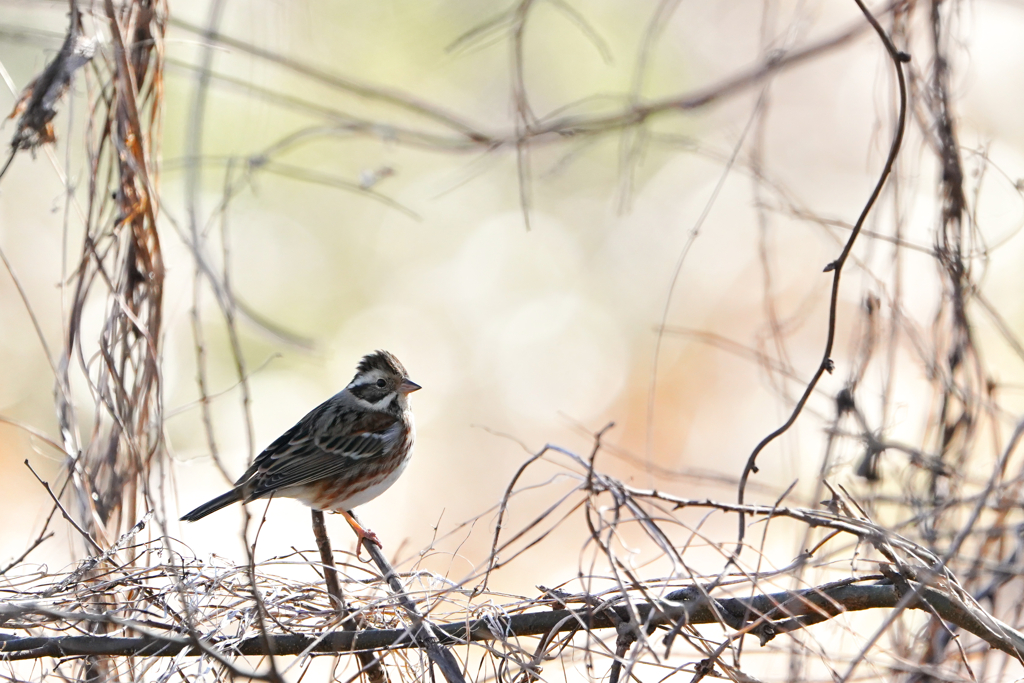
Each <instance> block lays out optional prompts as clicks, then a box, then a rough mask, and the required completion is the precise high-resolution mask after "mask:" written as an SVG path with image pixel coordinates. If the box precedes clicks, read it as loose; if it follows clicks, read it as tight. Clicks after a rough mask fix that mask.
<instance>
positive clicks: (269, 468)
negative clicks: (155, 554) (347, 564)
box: [181, 351, 421, 549]
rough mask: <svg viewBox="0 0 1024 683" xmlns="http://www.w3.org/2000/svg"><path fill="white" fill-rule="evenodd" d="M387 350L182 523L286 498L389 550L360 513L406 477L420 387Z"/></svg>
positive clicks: (359, 544)
mask: <svg viewBox="0 0 1024 683" xmlns="http://www.w3.org/2000/svg"><path fill="white" fill-rule="evenodd" d="M420 388H421V387H420V385H419V384H416V383H415V382H413V381H412V380H411V379H409V376H408V373H406V371H405V368H404V367H403V366H402V364H401V363H400V362H398V359H397V358H395V357H394V356H393V355H391V354H390V353H388V352H387V351H375V352H373V353H371V354H369V355H368V356H365V357H364V358H363V359H362V360H361V361H360V362H359V366H358V367H357V368H356V375H355V377H353V378H352V381H351V382H350V383H349V385H348V386H347V387H345V388H344V389H343V390H342V391H340V392H338V393H337V394H335V395H334V396H332V397H331V398H329V399H327V400H326V401H324V402H323V403H321V404H320V405H319V406H317V407H316V408H314V409H313V410H311V411H310V412H309V413H308V414H307V415H306V416H305V417H304V418H302V419H301V420H299V421H298V422H297V423H296V424H295V426H294V427H292V428H291V429H289V430H288V431H287V432H285V433H284V434H282V435H281V436H280V437H279V438H278V439H277V440H276V441H274V443H272V444H270V445H269V446H267V449H266V450H265V451H263V452H262V453H260V454H259V455H258V456H257V457H256V460H254V461H253V463H252V466H251V467H250V468H249V469H248V470H246V471H245V474H243V475H242V476H241V477H239V478H238V481H236V482H235V487H234V488H233V489H231V490H230V491H228V492H227V493H225V494H223V495H221V496H217V497H216V498H214V499H213V500H211V501H209V502H207V503H204V504H203V505H200V506H199V507H197V508H196V509H195V510H193V511H192V512H189V513H188V514H187V515H185V516H183V517H182V518H181V519H182V520H184V521H187V522H194V521H196V520H197V519H202V518H203V517H205V516H207V515H208V514H210V513H211V512H216V511H217V510H220V509H221V508H224V507H227V506H228V505H231V504H232V503H237V502H239V501H241V502H242V503H248V502H249V501H251V500H256V499H257V498H266V497H268V496H271V495H273V496H282V497H286V498H297V499H298V500H300V501H302V502H303V503H305V504H306V505H308V506H310V507H311V508H313V509H315V510H330V511H332V512H340V513H341V514H342V515H344V517H345V519H346V520H347V521H348V523H349V524H350V525H351V526H352V530H353V531H355V532H356V535H357V536H358V537H359V540H358V542H357V545H356V548H357V549H358V548H360V547H362V541H363V539H364V538H365V539H367V540H369V541H370V542H371V543H374V544H375V545H376V546H377V547H382V545H381V542H380V540H379V539H378V538H377V535H376V534H375V533H373V532H372V531H370V530H368V529H364V528H363V527H362V526H360V525H359V523H358V522H356V521H355V519H353V517H352V515H351V514H350V511H351V510H352V508H354V507H356V506H359V505H362V504H363V503H367V502H369V501H371V500H373V499H374V498H376V497H377V496H379V495H380V494H382V493H384V491H386V490H387V489H388V488H390V487H391V485H392V484H394V483H395V482H396V481H397V480H398V478H399V477H400V476H401V475H402V471H403V470H405V467H406V465H408V464H409V460H410V456H411V455H412V446H413V442H414V441H415V438H416V429H415V427H414V425H413V419H412V410H410V409H409V394H411V393H412V392H414V391H416V390H418V389H420Z"/></svg>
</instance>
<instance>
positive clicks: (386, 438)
mask: <svg viewBox="0 0 1024 683" xmlns="http://www.w3.org/2000/svg"><path fill="white" fill-rule="evenodd" d="M318 417H319V416H318V415H317V411H313V412H312V413H310V414H309V415H307V416H306V417H305V418H303V419H302V420H300V421H299V423H298V424H296V425H295V426H294V427H292V428H291V429H289V430H288V431H287V432H285V433H284V434H282V435H281V437H280V438H278V439H277V440H276V441H274V443H272V444H270V446H268V447H267V449H266V450H265V451H263V452H262V453H260V455H259V456H258V457H257V458H256V460H255V461H254V462H253V464H252V467H250V468H249V471H247V472H246V473H245V474H243V475H242V477H241V478H240V479H239V480H238V482H237V484H236V485H239V486H241V487H242V488H243V490H244V491H245V499H246V500H253V499H255V498H260V497H262V496H266V495H269V494H270V493H273V492H274V491H277V490H280V489H284V488H288V487H290V486H300V485H302V484H308V483H310V482H314V481H317V480H320V479H327V478H330V477H336V476H345V474H346V473H347V472H350V471H352V470H354V469H356V468H357V467H359V465H360V463H361V462H362V463H365V462H366V460H367V459H373V458H376V457H380V456H382V455H383V454H384V453H385V451H386V450H387V449H388V448H389V447H390V446H392V445H393V444H394V443H395V439H396V434H395V430H396V429H397V428H398V427H399V425H398V419H397V418H395V417H394V416H392V415H388V414H385V413H373V414H370V415H363V416H361V417H360V418H358V419H357V420H356V421H355V422H354V423H353V422H344V421H342V420H335V421H333V422H331V423H330V424H325V421H324V420H321V419H318Z"/></svg>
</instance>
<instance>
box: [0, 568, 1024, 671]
mask: <svg viewBox="0 0 1024 683" xmlns="http://www.w3.org/2000/svg"><path fill="white" fill-rule="evenodd" d="M908 585H909V587H910V588H912V589H914V590H916V591H917V592H918V593H919V596H920V597H919V599H917V600H915V601H914V602H913V603H912V604H911V605H910V606H909V607H910V608H911V609H920V610H925V611H928V612H931V613H933V614H937V615H938V616H940V617H941V618H942V619H943V620H945V621H948V622H950V623H953V624H956V625H957V626H959V627H960V628H962V629H963V630H965V631H968V632H970V633H973V634H974V635H976V636H977V637H979V638H981V639H982V640H984V641H985V642H987V643H988V644H989V645H991V646H992V647H993V648H995V649H998V650H1002V651H1003V652H1007V653H1009V654H1011V655H1013V656H1015V657H1018V658H1024V634H1021V633H1020V632H1019V631H1017V630H1015V629H1013V628H1011V627H1010V626H1007V625H1005V624H1003V623H1001V622H999V621H997V620H996V619H994V618H992V617H991V616H989V615H987V614H985V613H983V612H980V611H978V610H975V609H972V608H968V607H966V606H964V605H963V604H962V603H961V602H960V601H958V600H956V599H955V598H953V597H951V596H949V595H947V594H945V593H942V592H941V591H938V590H935V589H934V588H929V587H927V586H924V585H922V584H916V583H914V582H908ZM685 593H686V592H685V591H680V592H677V593H676V594H675V595H683V594H685ZM696 593H697V592H696V591H694V594H696ZM903 595H905V591H900V590H899V589H898V588H897V587H896V586H894V585H892V584H872V585H852V584H834V585H831V586H822V587H819V588H812V589H808V590H804V591H798V592H782V593H772V594H767V595H759V596H756V597H753V598H724V599H720V600H717V601H716V605H715V606H716V608H717V610H718V613H719V615H723V616H724V617H725V619H726V620H727V621H728V622H729V625H730V626H732V627H733V628H738V627H740V626H741V625H742V624H744V623H749V622H751V621H754V620H758V619H760V620H762V622H763V623H764V624H765V625H766V627H765V628H761V629H759V632H760V633H761V634H762V637H763V638H764V639H765V640H769V639H770V638H771V637H773V636H774V635H775V634H778V633H782V632H787V631H792V630H795V629H797V628H806V627H807V626H809V625H811V624H814V623H819V622H821V621H825V620H827V619H830V618H832V617H834V616H836V615H838V614H841V613H843V612H856V611H861V610H867V609H885V608H892V607H895V606H896V605H897V604H898V603H899V602H900V600H901V598H902V597H903ZM612 609H614V611H615V613H616V614H615V615H612V614H610V613H609V612H610V610H612ZM633 609H635V611H636V614H638V615H639V617H640V619H641V620H642V621H643V622H644V623H645V624H648V625H650V626H666V625H669V624H675V623H678V622H679V621H684V622H685V623H689V624H710V623H719V617H716V614H715V610H712V609H711V606H710V605H709V604H708V603H707V601H705V600H703V599H696V600H681V601H669V600H666V601H663V602H660V603H658V604H649V603H641V604H637V605H634V606H633ZM83 616H85V615H83ZM97 616H99V615H88V618H92V619H95V618H96V617H97ZM616 617H617V618H616ZM630 618H631V617H630V610H629V609H628V608H627V607H625V606H616V607H613V608H608V609H607V610H604V611H601V612H596V613H595V612H594V611H593V609H591V608H583V609H571V610H570V609H556V610H549V611H543V612H527V613H525V614H516V615H513V616H511V617H508V618H504V619H502V618H498V617H494V618H489V619H477V620H474V621H471V622H469V623H468V630H467V624H466V623H458V624H445V625H437V626H435V629H434V631H435V633H436V635H437V637H438V639H439V640H440V643H441V644H442V645H454V644H458V643H464V642H466V641H467V640H470V641H486V640H499V639H505V638H512V637H515V636H537V635H543V634H551V633H558V632H567V631H572V630H574V629H581V628H582V629H587V630H597V629H611V628H615V623H616V622H617V621H618V622H621V621H623V620H626V621H628V620H629V619H630ZM492 629H493V630H492ZM764 634H768V637H767V638H765V635H764ZM356 637H358V639H359V649H360V650H382V649H404V648H413V647H417V643H416V642H415V641H414V640H413V638H412V637H411V636H410V633H409V631H408V630H407V629H376V630H367V631H359V632H354V631H334V632H332V633H328V634H327V635H326V636H323V637H321V636H320V635H317V634H310V635H300V634H282V635H272V636H270V640H271V645H272V647H273V649H274V653H275V654H276V655H296V654H299V653H302V652H306V651H309V652H320V653H338V652H352V651H353V644H354V642H355V639H356ZM7 638H9V639H7V640H0V655H2V656H3V657H4V658H6V659H38V658H40V657H69V656H79V655H107V656H141V655H145V656H149V657H170V656H174V655H178V654H180V653H183V652H184V653H185V654H188V655H201V654H202V652H201V651H200V650H199V649H198V648H196V647H195V645H194V644H192V643H190V642H188V641H187V640H186V639H185V638H183V637H182V636H168V637H167V638H156V637H152V636H151V637H140V638H107V637H102V636H65V637H57V638H11V637H10V636H8V637H7ZM218 642H219V639H211V640H209V641H207V645H208V646H212V647H217V646H218ZM231 652H232V653H234V654H238V655H262V654H265V653H264V651H263V647H262V644H261V642H260V638H257V637H253V638H248V639H246V640H243V641H241V642H238V643H236V644H235V645H234V646H232V647H231Z"/></svg>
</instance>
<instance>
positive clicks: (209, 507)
mask: <svg viewBox="0 0 1024 683" xmlns="http://www.w3.org/2000/svg"><path fill="white" fill-rule="evenodd" d="M240 500H242V492H241V491H240V490H238V489H231V490H230V491H228V492H227V493H225V494H224V495H222V496H217V497H216V498H214V499H213V500H211V501H209V502H206V503H203V504H202V505H200V506H199V507H197V508H196V509H195V510H193V511H192V512H190V513H188V514H187V515H182V517H181V520H182V521H183V522H194V521H196V520H197V519H202V518H203V517H205V516H206V515H208V514H210V513H211V512H216V511H217V510H220V509H221V508H226V507H227V506H228V505H231V504H232V503H237V502H238V501H240Z"/></svg>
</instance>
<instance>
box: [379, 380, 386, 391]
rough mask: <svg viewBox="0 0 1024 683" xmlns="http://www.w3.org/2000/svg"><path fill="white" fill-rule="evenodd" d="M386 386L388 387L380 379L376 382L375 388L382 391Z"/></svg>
mask: <svg viewBox="0 0 1024 683" xmlns="http://www.w3.org/2000/svg"><path fill="white" fill-rule="evenodd" d="M387 385H388V383H387V382H385V381H384V380H382V379H379V380H377V386H378V387H380V388H381V389H383V388H384V387H386V386H387Z"/></svg>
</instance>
